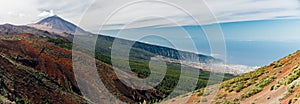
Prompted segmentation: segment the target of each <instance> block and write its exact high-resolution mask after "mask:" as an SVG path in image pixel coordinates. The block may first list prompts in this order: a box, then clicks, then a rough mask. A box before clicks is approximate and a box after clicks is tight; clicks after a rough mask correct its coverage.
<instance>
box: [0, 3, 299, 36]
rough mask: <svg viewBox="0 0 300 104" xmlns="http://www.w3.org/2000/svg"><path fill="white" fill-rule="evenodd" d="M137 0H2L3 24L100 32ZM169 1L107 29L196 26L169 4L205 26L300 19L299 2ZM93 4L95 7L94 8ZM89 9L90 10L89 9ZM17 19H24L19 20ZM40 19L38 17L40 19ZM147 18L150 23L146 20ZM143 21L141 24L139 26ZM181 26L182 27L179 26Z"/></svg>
mask: <svg viewBox="0 0 300 104" xmlns="http://www.w3.org/2000/svg"><path fill="white" fill-rule="evenodd" d="M133 1H134V0H109V1H106V0H63V1H61V0H47V1H45V0H26V1H24V0H23V1H21V0H9V1H0V6H1V10H0V15H1V20H0V23H7V22H10V23H14V24H28V23H31V22H36V21H37V20H38V19H39V17H45V16H51V15H53V14H54V13H53V12H51V11H49V10H52V11H54V12H55V13H56V14H57V15H59V16H61V17H63V18H65V19H67V20H69V21H71V22H74V23H75V24H80V25H81V26H82V27H83V28H85V29H87V30H92V31H95V30H98V29H99V27H100V25H101V24H99V23H100V21H104V20H105V19H106V18H108V16H110V14H111V12H112V11H115V10H116V9H118V8H120V7H122V6H124V5H125V4H127V3H129V2H133ZM201 2H202V0H184V1H183V0H165V1H164V3H163V2H161V3H158V2H149V0H148V1H147V2H139V3H135V4H132V5H128V6H127V7H125V8H122V9H120V11H119V12H118V14H116V15H114V16H113V17H112V18H111V21H109V23H108V24H106V26H107V27H108V28H111V27H109V26H113V28H120V27H122V26H124V25H126V24H129V23H131V22H133V21H135V22H134V25H132V26H131V27H145V26H174V25H178V24H179V25H195V23H194V22H193V20H192V19H191V17H189V16H187V15H186V14H184V12H182V10H180V9H178V8H176V7H174V6H170V5H166V3H171V4H175V5H178V6H179V8H183V9H185V10H187V11H188V12H189V13H190V14H192V15H193V16H194V18H196V19H197V20H198V21H199V22H200V23H202V24H210V23H215V22H216V21H215V20H214V19H213V18H212V17H211V16H208V15H207V14H208V13H209V12H210V11H209V10H208V8H207V7H206V6H205V5H206V4H207V6H208V7H209V9H210V10H211V11H212V12H213V14H214V15H215V17H216V18H217V20H219V21H218V22H234V21H248V20H262V19H276V18H299V14H300V12H299V10H300V9H299V1H298V0H206V1H205V3H203V2H202V3H201ZM91 4H92V6H90V5H91ZM87 8H89V10H88V11H86V9H87ZM16 16H17V17H22V18H19V19H16ZM37 17H38V18H37ZM81 17H84V18H83V20H82V18H81ZM161 18H164V19H161ZM143 19H147V21H142V20H143ZM138 22H140V23H138ZM176 23H178V24H176Z"/></svg>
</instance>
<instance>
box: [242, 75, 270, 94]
mask: <svg viewBox="0 0 300 104" xmlns="http://www.w3.org/2000/svg"><path fill="white" fill-rule="evenodd" d="M274 79H276V77H275V76H272V77H265V78H262V79H261V81H260V82H259V83H258V84H256V85H255V87H253V88H251V89H249V90H248V91H246V92H244V93H243V94H242V96H241V98H242V99H244V98H248V97H251V96H252V95H254V94H257V93H259V92H261V91H262V89H263V88H264V87H265V86H267V85H269V84H270V83H271V82H273V80H274Z"/></svg>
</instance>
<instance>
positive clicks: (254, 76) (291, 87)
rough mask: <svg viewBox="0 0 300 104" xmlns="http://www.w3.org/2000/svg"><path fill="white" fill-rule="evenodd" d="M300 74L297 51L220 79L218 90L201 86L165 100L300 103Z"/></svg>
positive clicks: (227, 103)
mask: <svg viewBox="0 0 300 104" xmlns="http://www.w3.org/2000/svg"><path fill="white" fill-rule="evenodd" d="M299 77H300V51H297V52H295V53H293V54H290V55H288V56H287V57H284V58H282V59H280V60H278V61H275V62H273V63H272V64H270V65H268V66H264V67H262V68H259V69H257V70H255V71H251V72H249V73H245V74H242V75H240V76H238V77H235V78H233V79H230V80H228V81H225V82H223V83H221V84H220V90H219V91H217V92H211V93H204V89H200V90H197V91H195V92H193V93H191V94H190V95H191V97H190V98H188V97H178V98H175V99H172V100H168V101H166V102H165V103H167V104H171V103H172V104H173V103H175V102H176V103H180V102H181V101H184V99H189V100H188V103H189V104H193V103H203V104H239V103H241V104H279V103H282V104H299V103H300V100H298V99H299V97H300V79H299ZM213 95H216V96H213ZM210 98H212V99H213V100H209V99H210Z"/></svg>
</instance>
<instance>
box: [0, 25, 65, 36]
mask: <svg viewBox="0 0 300 104" xmlns="http://www.w3.org/2000/svg"><path fill="white" fill-rule="evenodd" d="M22 33H30V34H34V35H35V36H38V37H49V38H59V37H61V36H59V35H58V34H54V33H50V32H48V31H43V30H39V29H35V28H32V27H29V26H15V25H11V24H4V25H0V35H11V34H22Z"/></svg>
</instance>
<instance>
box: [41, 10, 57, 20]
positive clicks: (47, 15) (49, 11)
mask: <svg viewBox="0 0 300 104" xmlns="http://www.w3.org/2000/svg"><path fill="white" fill-rule="evenodd" d="M54 15H55V14H54V12H53V10H45V11H42V13H40V14H39V15H38V16H37V17H38V18H45V17H50V16H54Z"/></svg>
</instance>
